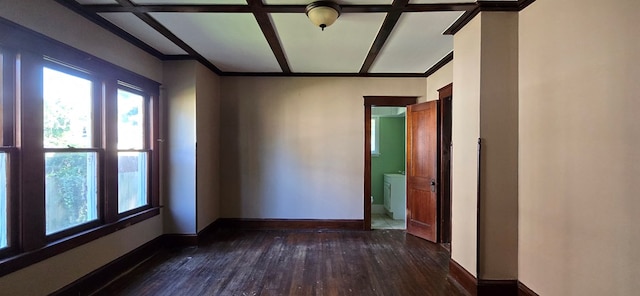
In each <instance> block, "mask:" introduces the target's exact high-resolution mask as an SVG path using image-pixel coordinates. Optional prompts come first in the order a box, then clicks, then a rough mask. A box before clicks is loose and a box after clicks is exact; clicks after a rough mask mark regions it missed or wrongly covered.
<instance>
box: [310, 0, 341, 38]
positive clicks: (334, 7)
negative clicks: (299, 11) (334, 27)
mask: <svg viewBox="0 0 640 296" xmlns="http://www.w3.org/2000/svg"><path fill="white" fill-rule="evenodd" d="M305 13H306V14H307V17H309V20H311V22H312V23H313V24H314V25H316V26H318V27H320V28H321V29H322V31H324V28H326V27H328V26H331V24H333V23H334V22H335V21H336V20H337V19H338V17H339V16H340V6H339V5H338V4H336V3H334V2H332V1H316V2H313V3H311V4H309V5H307V9H306V10H305Z"/></svg>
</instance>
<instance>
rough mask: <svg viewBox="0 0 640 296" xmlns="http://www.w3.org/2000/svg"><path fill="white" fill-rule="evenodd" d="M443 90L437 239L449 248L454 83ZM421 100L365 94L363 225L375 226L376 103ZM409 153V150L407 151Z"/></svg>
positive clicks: (406, 103)
mask: <svg viewBox="0 0 640 296" xmlns="http://www.w3.org/2000/svg"><path fill="white" fill-rule="evenodd" d="M438 92H439V101H440V104H439V106H440V107H439V109H438V131H439V137H440V138H439V140H438V144H439V145H438V157H437V167H438V176H437V179H438V180H437V190H438V201H437V203H438V218H439V219H438V230H439V231H438V236H437V242H438V243H443V245H444V246H445V247H447V249H449V248H450V242H451V119H452V112H451V110H452V109H451V106H452V94H453V86H452V84H449V85H447V86H445V87H443V88H441V89H440V90H438ZM416 103H417V97H394V96H365V97H364V107H365V116H364V117H365V118H364V125H365V143H364V144H365V145H364V149H365V151H364V152H365V153H364V155H365V157H364V158H365V165H364V198H363V200H364V221H363V229H364V230H371V229H372V228H371V218H372V213H371V206H372V203H371V194H372V192H371V128H372V126H371V118H372V107H374V106H389V107H407V106H409V105H414V104H416ZM407 153H408V152H407Z"/></svg>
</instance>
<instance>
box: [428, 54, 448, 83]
mask: <svg viewBox="0 0 640 296" xmlns="http://www.w3.org/2000/svg"><path fill="white" fill-rule="evenodd" d="M451 61H453V51H452V52H450V53H448V54H447V55H446V56H444V57H443V58H442V59H441V60H439V61H438V62H437V63H435V64H434V65H433V66H431V68H429V70H427V71H426V72H424V76H425V77H429V76H431V74H433V73H436V71H438V70H440V68H442V67H444V65H446V64H448V63H449V62H451Z"/></svg>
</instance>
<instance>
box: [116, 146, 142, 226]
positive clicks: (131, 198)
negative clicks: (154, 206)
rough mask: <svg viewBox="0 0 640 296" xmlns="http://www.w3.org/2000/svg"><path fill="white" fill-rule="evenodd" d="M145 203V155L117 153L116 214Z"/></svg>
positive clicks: (140, 153) (139, 153)
mask: <svg viewBox="0 0 640 296" xmlns="http://www.w3.org/2000/svg"><path fill="white" fill-rule="evenodd" d="M147 203H148V202H147V153H146V152H118V212H119V213H122V212H126V211H128V210H132V209H135V208H138V207H141V206H145V205H147Z"/></svg>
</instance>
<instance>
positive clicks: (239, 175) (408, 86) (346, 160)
mask: <svg viewBox="0 0 640 296" xmlns="http://www.w3.org/2000/svg"><path fill="white" fill-rule="evenodd" d="M425 91H426V89H425V79H424V78H344V77H340V78H278V77H262V78H260V77H223V78H222V102H221V104H222V105H221V110H224V112H222V113H221V120H222V123H221V140H220V142H221V144H222V145H221V155H222V157H221V159H220V161H221V169H220V174H221V200H222V202H221V206H222V216H223V217H231V218H281V219H287V218H291V219H362V218H363V214H364V213H363V212H364V211H363V209H364V208H363V207H364V206H363V182H364V181H363V167H364V163H363V161H364V154H363V153H364V152H363V151H364V147H363V146H364V104H363V103H364V100H363V96H366V95H390V96H391V95H400V96H422V95H424V93H425Z"/></svg>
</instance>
